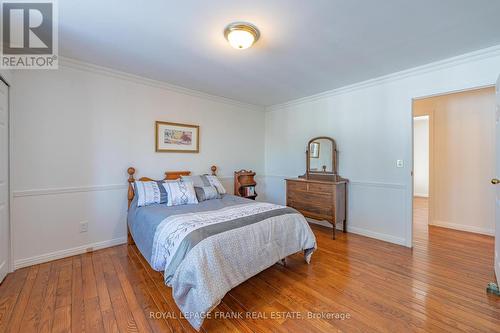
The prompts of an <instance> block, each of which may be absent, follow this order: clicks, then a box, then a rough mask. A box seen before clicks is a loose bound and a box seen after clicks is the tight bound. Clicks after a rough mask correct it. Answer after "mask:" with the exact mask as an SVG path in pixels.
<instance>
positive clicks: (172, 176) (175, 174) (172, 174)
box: [127, 165, 217, 208]
mask: <svg viewBox="0 0 500 333" xmlns="http://www.w3.org/2000/svg"><path fill="white" fill-rule="evenodd" d="M210 170H211V171H212V175H214V176H215V175H216V174H217V167H216V166H215V165H212V167H211V168H210ZM127 173H128V207H129V208H130V204H131V203H132V200H134V182H135V178H134V174H135V168H132V167H130V168H128V169H127ZM190 174H191V171H167V172H165V177H164V178H163V180H176V179H179V178H181V176H189V175H190ZM153 180H154V179H152V178H149V177H141V178H139V181H142V182H147V181H153Z"/></svg>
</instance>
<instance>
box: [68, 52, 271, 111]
mask: <svg viewBox="0 0 500 333" xmlns="http://www.w3.org/2000/svg"><path fill="white" fill-rule="evenodd" d="M59 67H62V68H64V67H66V68H72V69H78V70H81V71H86V72H91V73H95V74H100V75H104V76H110V77H114V78H116V79H120V80H126V81H131V82H134V83H138V84H142V85H146V86H150V87H154V88H159V89H164V90H168V91H171V92H175V93H179V94H183V95H188V96H193V97H198V98H202V99H208V100H211V101H214V102H219V103H224V104H229V105H233V106H237V107H241V108H245V109H249V110H252V111H261V112H263V111H265V107H264V106H261V105H257V104H251V103H245V102H241V101H238V100H235V99H231V98H227V97H222V96H218V95H213V94H209V93H205V92H202V91H198V90H193V89H189V88H184V87H181V86H177V85H174V84H170V83H167V82H164V81H158V80H153V79H149V78H146V77H143V76H139V75H135V74H131V73H127V72H123V71H119V70H115V69H111V68H109V67H104V66H99V65H94V64H91V63H88V62H84V61H81V60H76V59H72V58H67V57H59Z"/></svg>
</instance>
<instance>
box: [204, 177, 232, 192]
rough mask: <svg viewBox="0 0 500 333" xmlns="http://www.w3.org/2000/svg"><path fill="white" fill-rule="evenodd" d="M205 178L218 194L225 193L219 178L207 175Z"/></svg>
mask: <svg viewBox="0 0 500 333" xmlns="http://www.w3.org/2000/svg"><path fill="white" fill-rule="evenodd" d="M206 177H207V179H208V181H209V182H210V185H212V186H214V187H215V188H216V189H217V192H219V194H226V193H227V192H226V189H225V188H224V186H222V183H221V182H220V180H219V178H217V176H212V175H207V176H206Z"/></svg>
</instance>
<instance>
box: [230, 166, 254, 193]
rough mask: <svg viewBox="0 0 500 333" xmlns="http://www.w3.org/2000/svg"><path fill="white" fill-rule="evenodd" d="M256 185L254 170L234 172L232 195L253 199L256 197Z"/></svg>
mask: <svg viewBox="0 0 500 333" xmlns="http://www.w3.org/2000/svg"><path fill="white" fill-rule="evenodd" d="M256 186H257V183H256V182H255V172H253V171H252V170H250V171H247V170H240V171H235V172H234V195H237V196H240V197H244V198H248V199H253V200H255V198H256V197H257V192H256V191H255V187H256Z"/></svg>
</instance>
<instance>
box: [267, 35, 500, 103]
mask: <svg viewBox="0 0 500 333" xmlns="http://www.w3.org/2000/svg"><path fill="white" fill-rule="evenodd" d="M495 56H500V45H495V46H492V47H488V48H485V49H481V50H478V51H474V52H469V53H465V54H462V55H459V56H455V57H451V58H447V59H444V60H440V61H436V62H432V63H429V64H426V65H422V66H418V67H413V68H410V69H406V70H403V71H399V72H395V73H391V74H388V75H384V76H380V77H377V78H373V79H369V80H366V81H361V82H357V83H354V84H350V85H347V86H343V87H340V88H336V89H332V90H327V91H324V92H321V93H318V94H314V95H310V96H306V97H302V98H298V99H294V100H291V101H288V102H285V103H280V104H275V105H271V106H268V107H266V111H275V110H282V109H285V108H288V107H293V106H297V105H300V104H304V103H308V102H314V101H317V100H320V99H324V98H328V97H332V96H336V95H341V94H345V93H348V92H352V91H355V90H360V89H365V88H369V87H372V86H376V85H379V84H382V83H387V82H392V81H397V80H401V79H404V78H408V77H411V76H417V75H422V74H425V73H428V72H433V71H437V70H441V69H446V68H451V67H455V66H458V65H461V64H463V63H467V62H471V61H477V60H482V59H486V58H491V57H495Z"/></svg>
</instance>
